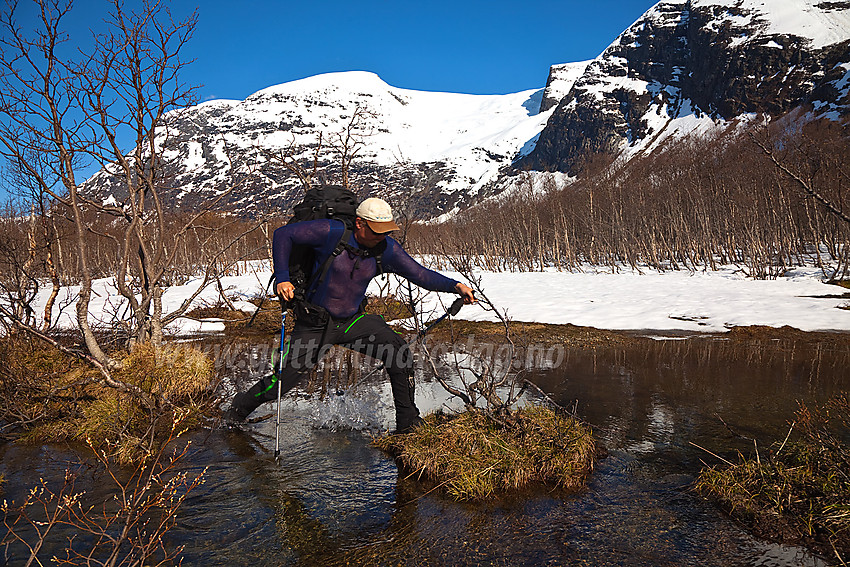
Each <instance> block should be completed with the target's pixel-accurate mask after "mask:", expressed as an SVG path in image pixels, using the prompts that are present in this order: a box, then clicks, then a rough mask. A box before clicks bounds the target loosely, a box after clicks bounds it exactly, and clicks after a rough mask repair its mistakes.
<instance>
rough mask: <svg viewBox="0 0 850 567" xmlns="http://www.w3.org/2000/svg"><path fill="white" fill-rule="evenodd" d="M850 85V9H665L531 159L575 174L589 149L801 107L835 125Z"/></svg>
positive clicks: (547, 132)
mask: <svg viewBox="0 0 850 567" xmlns="http://www.w3.org/2000/svg"><path fill="white" fill-rule="evenodd" d="M848 83H850V2H847V1H841V2H820V1H817V0H688V1H678V2H677V1H672V2H659V3H658V4H656V5H655V6H654V7H653V8H651V9H650V10H648V11H647V12H646V13H645V14H644V15H643V16H642V17H641V18H640V19H638V21H637V22H635V23H634V24H633V25H632V26H631V27H629V28H628V29H627V30H626V31H624V32H623V33H622V34H621V35H620V37H618V38H617V39H616V40H615V41H614V42H613V43H612V44H611V45H610V46H609V47H608V48H607V49H605V51H604V52H603V53H602V54H601V55H600V56H599V57H597V58H596V59H595V60H594V61H592V62H591V63H590V64H589V65H587V67H586V69H585V71H584V73H583V74H582V75H581V76H580V77H579V78H578V79H577V80H575V81H574V83H573V85H572V88H571V90H570V92H569V93H567V95H566V96H564V97H563V98H562V99H561V100H560V102H559V104H558V107H557V109H556V110H555V112H554V113H553V115H552V117H551V118H550V120H549V122H548V124H547V125H546V128H545V129H544V130H543V132H542V133H541V135H540V138H539V140H538V142H537V144H536V147H535V149H534V151H533V152H530V154H529V155H528V156H527V157H525V158H523V159H522V160H521V163H522V164H523V165H524V166H525V167H528V168H531V169H543V170H549V171H562V172H570V173H575V172H577V171H579V170H580V168H581V165H582V160H583V158H585V157H586V156H587V155H588V154H589V153H595V152H603V153H608V154H612V155H616V154H620V153H621V152H624V151H625V152H626V154H627V155H628V154H629V153H635V152H636V151H639V150H643V149H646V148H647V147H649V146H652V145H654V144H657V143H659V142H660V141H661V140H663V139H665V138H667V137H669V136H677V135H683V134H687V133H689V132H692V131H694V130H707V129H711V128H712V127H714V126H716V125H722V124H725V123H726V122H727V121H730V120H733V119H736V118H738V117H742V116H744V115H748V114H751V113H765V114H768V115H770V116H774V117H775V116H779V115H782V114H784V113H786V112H788V111H789V110H791V109H793V108H796V107H798V106H801V105H807V108H810V109H811V111H812V112H813V113H814V114H819V115H829V116H831V117H833V118H835V117H838V116H840V115H847V114H848V111H850V94H848V93H850V89H848Z"/></svg>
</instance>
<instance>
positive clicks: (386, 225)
mask: <svg viewBox="0 0 850 567" xmlns="http://www.w3.org/2000/svg"><path fill="white" fill-rule="evenodd" d="M355 214H356V215H357V216H358V217H360V218H361V219H363V220H365V221H366V224H368V225H369V228H371V229H372V230H373V231H374V232H377V233H378V234H382V233H385V232H392V231H393V230H399V228H398V225H397V224H396V223H395V222H394V221H393V210H392V209H391V208H390V205H389V203H387V202H386V201H384V200H383V199H378V198H377V197H369V198H368V199H366V200H365V201H363V202H362V203H360V205H358V207H357V211H355Z"/></svg>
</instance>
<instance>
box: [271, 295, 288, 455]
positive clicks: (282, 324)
mask: <svg viewBox="0 0 850 567" xmlns="http://www.w3.org/2000/svg"><path fill="white" fill-rule="evenodd" d="M281 299H282V298H281ZM286 307H287V304H286V302H284V301H281V303H280V311H281V316H280V351H279V352H278V359H277V418H276V419H275V425H274V460H275V462H276V463H278V462H280V398H281V390H282V388H283V386H282V385H281V383H280V382H281V376H282V374H283V354H284V345H285V343H286Z"/></svg>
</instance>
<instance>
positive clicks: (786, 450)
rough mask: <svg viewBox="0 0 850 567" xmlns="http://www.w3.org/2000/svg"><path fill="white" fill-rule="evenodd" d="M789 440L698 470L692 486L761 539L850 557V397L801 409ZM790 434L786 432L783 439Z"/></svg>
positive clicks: (803, 406)
mask: <svg viewBox="0 0 850 567" xmlns="http://www.w3.org/2000/svg"><path fill="white" fill-rule="evenodd" d="M794 423H795V426H796V427H795V430H796V431H797V432H799V434H797V436H796V438H792V439H790V441H787V443H786V442H783V443H782V444H781V445H780V444H779V443H777V444H775V445H774V446H773V447H771V448H770V449H769V450H768V451H762V452H761V455H759V454H758V453H757V454H755V455H753V456H750V457H744V456H742V455H740V456H739V459H738V462H736V463H726V464H724V465H718V466H714V467H706V468H704V469H703V470H702V471H701V472H700V475H699V478H698V479H697V481H696V483H695V488H696V490H697V491H698V492H700V493H701V494H704V495H706V496H707V497H710V498H711V499H713V500H715V501H716V502H717V503H718V504H719V505H720V507H722V508H723V509H725V510H726V511H727V512H728V513H729V514H731V515H732V516H733V517H735V518H737V519H739V520H741V521H743V522H744V523H746V524H747V525H749V526H750V527H751V528H752V529H753V531H754V532H756V533H757V534H759V535H762V536H764V537H769V538H778V539H780V540H782V541H792V542H796V541H802V542H803V543H806V544H807V545H810V546H812V547H814V548H817V549H819V550H821V551H823V552H825V553H830V552H832V551H834V552H835V553H836V554H840V555H841V556H843V557H847V556H848V555H850V446H848V441H850V397H848V394H840V395H837V396H835V397H834V398H832V399H831V400H829V401H828V402H827V403H826V404H824V405H823V406H821V407H814V408H808V407H806V406H805V405H802V404H801V406H800V409H799V410H798V412H797V414H796V416H795V422H794ZM789 435H790V434H789Z"/></svg>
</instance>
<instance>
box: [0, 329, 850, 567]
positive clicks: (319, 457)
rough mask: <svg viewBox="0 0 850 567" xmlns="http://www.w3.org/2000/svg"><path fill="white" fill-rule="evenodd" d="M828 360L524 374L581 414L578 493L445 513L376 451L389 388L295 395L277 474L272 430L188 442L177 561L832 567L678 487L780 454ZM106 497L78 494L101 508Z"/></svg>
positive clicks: (543, 494)
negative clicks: (585, 431)
mask: <svg viewBox="0 0 850 567" xmlns="http://www.w3.org/2000/svg"><path fill="white" fill-rule="evenodd" d="M203 344H204V347H205V348H207V349H208V350H209V352H210V353H211V354H213V355H214V356H216V361H217V363H218V364H219V366H220V368H219V370H220V371H221V372H222V375H223V376H225V384H224V387H225V389H226V390H227V395H228V396H229V395H230V394H231V393H232V392H233V391H235V390H236V389H244V388H246V387H247V386H249V385H250V384H251V383H252V382H253V381H254V380H255V379H256V377H257V376H259V375H260V373H261V372H263V371H264V370H265V364H267V362H264V361H267V360H268V358H267V356H268V352H269V350H270V349H274V343H273V342H269V343H268V344H257V343H252V342H249V341H245V340H244V339H242V340H229V339H224V338H221V337H218V338H215V337H213V338H208V339H206V340H205V342H204V343H203ZM838 344H839V346H834V345H832V346H830V344H826V343H824V344H821V343H807V342H803V341H793V340H778V341H760V342H758V343H741V342H735V341H728V340H724V339H722V338H717V337H713V338H710V337H706V338H690V339H687V340H673V339H669V338H668V339H667V340H646V341H636V342H635V343H634V344H628V345H626V346H616V347H611V346H601V347H596V348H581V349H571V350H569V351H566V352H564V353H562V354H563V356H559V357H558V358H559V360H558V361H557V364H544V365H543V368H536V369H531V370H530V372H529V375H528V377H529V378H530V379H531V380H532V381H533V382H534V383H536V384H537V385H538V386H539V387H540V388H541V389H542V390H543V391H545V392H546V393H547V394H549V396H551V398H552V399H554V400H555V401H556V402H557V403H559V404H560V405H563V406H566V407H570V408H573V407H575V408H576V410H577V413H578V414H579V415H580V416H581V417H582V418H583V419H585V420H586V421H588V422H589V423H590V424H592V425H593V428H594V433H595V435H596V436H597V437H598V439H599V440H600V442H601V443H602V444H603V445H604V446H605V447H606V448H607V449H608V456H607V458H604V459H602V460H600V461H599V462H598V463H597V468H596V470H595V471H594V472H593V474H592V475H591V477H590V481H589V484H588V486H587V488H586V489H585V490H583V491H581V492H579V493H576V494H569V495H565V494H557V493H554V492H551V491H549V490H547V489H545V488H539V489H536V490H533V491H529V492H526V493H522V494H514V495H510V496H506V497H502V498H498V499H494V500H492V501H487V502H477V503H457V502H454V501H453V500H451V499H450V498H448V497H446V496H444V495H443V494H441V493H440V491H439V490H432V489H433V486H432V485H429V484H427V483H421V482H419V481H417V480H416V479H415V478H408V476H407V475H406V474H403V473H400V472H399V470H398V467H397V466H396V464H395V462H394V461H393V459H392V458H390V457H388V456H387V455H385V454H383V453H382V452H380V451H379V450H377V449H375V448H373V447H372V446H371V445H370V436H371V435H372V434H375V433H379V432H381V431H382V430H386V429H388V428H391V427H392V421H393V415H392V411H391V407H390V404H389V399H390V397H389V385H388V383H387V382H386V381H385V380H381V379H380V378H377V379H374V380H370V381H369V382H368V383H366V384H362V385H359V386H358V387H356V388H354V389H352V390H350V391H346V390H344V389H342V388H340V389H339V391H338V392H331V393H330V394H329V395H328V396H326V397H325V399H323V400H320V399H319V398H318V396H316V395H313V396H307V395H306V394H305V393H304V392H300V393H296V395H290V396H288V397H287V399H286V400H285V401H284V405H283V415H284V419H283V423H282V425H281V431H280V433H281V435H280V438H281V442H280V443H281V457H280V461H279V462H275V459H274V454H273V452H274V443H275V425H274V419H272V418H269V419H266V420H264V421H261V422H259V423H254V424H250V425H247V426H245V427H244V429H243V430H226V429H215V430H211V431H204V432H200V433H195V434H193V435H192V436H191V439H192V448H191V449H190V453H189V457H188V458H187V460H185V461H184V463H183V468H184V470H185V471H187V472H189V473H190V474H199V473H200V472H201V471H203V470H204V468H207V470H206V475H205V479H206V482H205V483H204V484H203V485H202V486H200V487H199V488H197V489H196V490H195V491H193V492H192V493H191V494H190V496H189V499H188V500H187V502H186V503H185V504H184V506H183V507H182V508H181V510H180V514H179V518H178V523H177V526H176V527H175V528H174V529H172V530H171V532H169V534H168V538H169V541H168V543H169V545H171V546H174V545H183V546H185V548H184V552H183V556H184V563H183V564H184V565H204V566H211V565H221V566H226V565H228V566H232V565H251V566H254V567H260V566H279V565H316V566H325V565H388V566H389V565H529V566H531V565H593V566H606V565H636V566H644V565H645V566H666V565H670V566H673V565H676V566H678V565H703V566H709V565H717V566H730V565H763V566H799V565H811V566H820V565H829V564H832V559H831V558H827V559H824V558H819V557H817V556H815V555H812V554H810V553H808V552H806V551H805V550H804V549H802V548H799V547H794V546H787V545H780V544H776V543H773V542H770V541H765V540H761V539H756V538H754V537H752V536H750V535H748V534H747V532H746V531H744V530H743V529H742V528H741V527H740V526H738V525H737V524H736V523H735V522H734V521H732V520H730V519H729V518H728V517H727V516H725V515H724V514H723V513H722V512H720V511H719V510H717V509H716V508H715V507H714V506H713V505H712V504H711V503H709V502H707V501H706V500H704V499H703V498H701V497H700V496H699V495H697V494H695V493H694V492H692V490H691V489H690V484H691V482H692V481H693V480H694V478H695V476H696V475H697V474H698V472H699V470H700V468H701V467H702V466H703V462H704V463H707V464H710V465H713V464H717V462H718V461H717V459H716V458H715V457H713V456H712V455H711V454H709V453H708V452H706V451H704V450H702V449H699V448H697V447H696V446H695V445H699V446H701V447H703V448H705V449H707V450H709V451H711V452H713V453H716V454H717V455H719V456H722V457H724V458H728V459H730V460H734V459H736V458H737V457H736V455H737V451H741V452H742V453H744V454H748V453H751V452H752V451H753V441H752V440H751V439H756V440H757V441H758V445H759V447H760V448H762V447H763V448H766V447H767V446H769V445H770V444H771V443H772V442H775V441H779V442H781V441H782V440H783V439H784V438H785V436H786V435H787V433H788V427H789V422H790V421H791V420H792V419H793V414H794V411H795V410H796V409H797V408H798V402H800V401H802V402H804V403H807V404H811V403H816V402H821V401H824V400H826V399H827V398H829V397H830V396H831V395H833V394H834V393H837V392H839V391H842V390H844V391H846V390H850V354H848V353H850V349H848V347H847V346H846V342H844V343H838ZM842 344H843V345H844V346H841V345H842ZM418 382H419V383H418V385H417V404H418V405H419V407H420V409H421V410H423V412H424V413H427V412H429V411H434V410H435V409H437V408H439V407H445V406H452V407H457V404H456V402H453V401H452V400H449V399H448V398H447V396H446V395H445V393H444V392H443V391H442V389H441V388H440V386H439V385H438V384H436V383H435V382H432V381H429V380H426V379H420V380H419V381H418ZM273 409H274V406H273V404H267V405H265V406H262V407H261V408H260V409H259V410H257V412H256V413H255V415H263V414H269V413H271V412H272V411H273ZM0 451H2V454H3V459H2V463H3V465H2V469H3V470H2V472H3V473H4V474H5V476H6V478H7V480H8V481H9V482H8V486H7V497H8V498H10V499H12V498H14V497H15V496H16V494H15V492H16V488H15V487H16V486H17V487H23V486H25V484H26V481H27V480H32V479H37V478H39V477H43V478H46V479H51V478H53V479H57V481H58V479H61V478H62V477H61V475H62V471H63V470H64V468H65V467H66V466H68V465H69V464H70V463H72V462H73V461H74V460H75V458H76V456H75V454H74V451H73V449H71V448H67V447H47V446H45V447H32V446H22V445H13V444H5V445H3V446H2V448H0ZM102 485H103V483H98V482H95V481H93V482H91V483H90V484H89V485H88V486H87V487H86V488H87V490H88V491H90V492H91V494H92V496H96V495H97V492H98V490H105V488H100V487H101V486H102ZM17 490H18V493H20V491H21V490H22V488H20V489H17ZM58 534H59V532H57V535H56V536H55V539H52V540H51V541H50V545H53V546H55V547H56V549H57V550H60V549H61V545H62V543H63V541H62V538H63V537H67V534H65V535H62V536H60V535H58ZM9 564H10V565H14V564H16V563H14V561H11V562H10V563H9Z"/></svg>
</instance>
